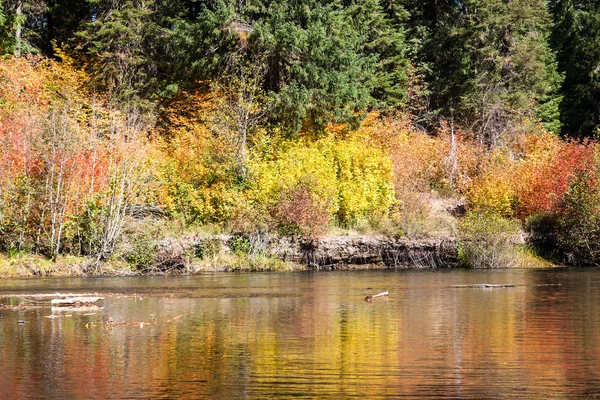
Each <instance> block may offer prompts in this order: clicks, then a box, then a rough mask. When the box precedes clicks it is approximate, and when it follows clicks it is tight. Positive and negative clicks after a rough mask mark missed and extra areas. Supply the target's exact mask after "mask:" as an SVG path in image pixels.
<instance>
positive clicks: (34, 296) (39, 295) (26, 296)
mask: <svg viewBox="0 0 600 400" xmlns="http://www.w3.org/2000/svg"><path fill="white" fill-rule="evenodd" d="M89 296H98V293H35V294H24V293H22V294H20V293H11V294H0V299H11V298H15V297H16V298H21V297H22V298H24V299H47V298H50V297H51V298H54V299H56V298H62V297H89Z"/></svg>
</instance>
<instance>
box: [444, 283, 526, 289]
mask: <svg viewBox="0 0 600 400" xmlns="http://www.w3.org/2000/svg"><path fill="white" fill-rule="evenodd" d="M516 286H517V285H515V284H512V283H505V284H491V283H483V284H476V285H452V286H450V287H451V288H458V289H465V288H511V287H516Z"/></svg>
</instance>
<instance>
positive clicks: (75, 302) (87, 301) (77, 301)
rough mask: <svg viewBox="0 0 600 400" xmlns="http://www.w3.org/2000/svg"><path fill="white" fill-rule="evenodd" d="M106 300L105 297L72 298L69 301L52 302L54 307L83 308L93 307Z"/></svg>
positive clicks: (56, 300)
mask: <svg viewBox="0 0 600 400" xmlns="http://www.w3.org/2000/svg"><path fill="white" fill-rule="evenodd" d="M100 300H104V297H71V298H67V299H54V300H52V301H51V302H50V304H51V305H52V307H81V306H91V305H95V304H96V303H98V302H99V301H100Z"/></svg>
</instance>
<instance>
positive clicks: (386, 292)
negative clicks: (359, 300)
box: [365, 290, 390, 302]
mask: <svg viewBox="0 0 600 400" xmlns="http://www.w3.org/2000/svg"><path fill="white" fill-rule="evenodd" d="M389 294H390V293H389V292H388V291H387V290H386V291H385V292H381V293H379V294H376V295H373V296H367V297H365V301H369V302H371V301H373V299H376V298H378V297H384V296H388V295H389Z"/></svg>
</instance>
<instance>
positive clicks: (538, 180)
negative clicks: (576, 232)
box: [518, 142, 595, 217]
mask: <svg viewBox="0 0 600 400" xmlns="http://www.w3.org/2000/svg"><path fill="white" fill-rule="evenodd" d="M594 146H595V143H593V142H584V143H577V142H565V143H562V144H561V146H560V147H559V149H558V151H557V152H556V153H555V154H554V156H553V157H552V158H550V159H549V160H547V162H545V163H543V164H541V165H539V166H537V167H536V168H535V169H534V170H533V171H531V173H532V180H531V181H530V182H528V183H527V184H526V185H524V186H523V188H522V190H521V193H519V205H518V214H519V215H520V216H521V217H526V216H528V215H535V214H540V213H544V214H553V213H555V212H556V211H557V207H558V206H559V205H560V204H561V202H562V199H563V197H564V195H565V193H566V192H567V191H568V190H569V187H570V186H571V185H572V183H573V182H574V181H575V179H576V178H577V176H578V175H579V174H582V173H586V171H588V170H590V169H591V168H594V167H595V165H594ZM590 183H592V182H590Z"/></svg>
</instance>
